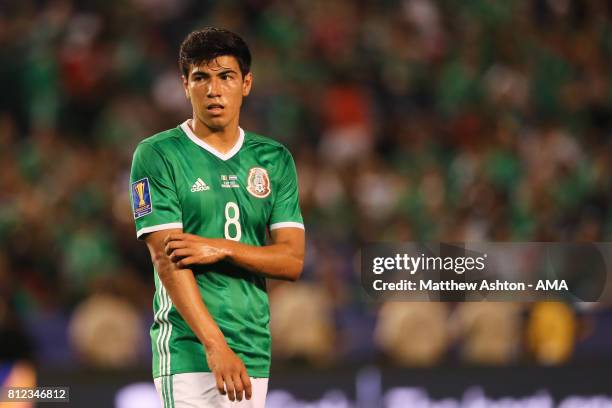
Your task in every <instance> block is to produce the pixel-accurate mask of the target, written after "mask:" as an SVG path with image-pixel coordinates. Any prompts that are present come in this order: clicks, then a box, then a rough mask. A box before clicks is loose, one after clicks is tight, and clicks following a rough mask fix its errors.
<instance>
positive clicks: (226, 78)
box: [221, 74, 232, 81]
mask: <svg viewBox="0 0 612 408" xmlns="http://www.w3.org/2000/svg"><path fill="white" fill-rule="evenodd" d="M221 79H222V80H224V81H227V80H228V79H232V77H231V76H230V74H221Z"/></svg>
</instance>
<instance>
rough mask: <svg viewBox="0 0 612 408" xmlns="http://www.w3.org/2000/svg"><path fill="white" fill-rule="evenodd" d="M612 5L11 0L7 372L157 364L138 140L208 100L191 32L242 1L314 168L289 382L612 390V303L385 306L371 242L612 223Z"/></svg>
mask: <svg viewBox="0 0 612 408" xmlns="http://www.w3.org/2000/svg"><path fill="white" fill-rule="evenodd" d="M611 16H612V2H610V1H603V0H593V1H586V0H582V1H581V0H533V1H527V0H517V1H508V2H505V1H490V0H472V1H460V0H440V1H435V0H403V1H400V0H385V1H366V0H361V1H348V0H308V1H306V0H303V1H294V2H285V1H272V0H250V1H244V2H239V1H208V2H200V1H195V0H173V1H165V0H130V1H101V0H100V1H96V0H91V1H70V0H57V1H35V0H19V1H3V2H0V163H1V164H0V379H1V380H2V381H4V383H5V384H8V383H9V382H10V381H13V380H15V378H19V379H20V380H19V381H21V383H22V384H31V383H34V381H36V383H38V384H39V385H70V386H71V387H72V389H71V392H72V398H73V406H89V407H96V406H103V407H108V406H113V404H115V399H116V395H117V392H118V391H119V390H120V389H121V388H122V387H125V386H127V385H129V384H132V383H135V382H147V381H149V375H150V374H149V373H150V370H149V366H150V345H149V339H148V326H149V324H150V323H151V319H152V316H151V299H152V294H153V285H152V281H153V280H152V276H151V275H152V267H151V264H150V260H149V257H148V253H147V251H146V248H145V246H144V245H143V244H142V243H141V242H137V241H136V239H135V232H134V225H133V221H132V218H131V217H132V216H131V212H130V208H129V196H128V176H129V174H128V173H129V167H130V162H131V155H132V152H133V150H134V148H135V145H136V144H137V143H138V142H139V141H140V140H142V139H143V138H145V137H147V136H149V135H151V134H153V133H156V132H158V131H160V130H163V129H166V128H169V127H173V126H176V125H177V124H178V123H180V122H182V121H183V120H184V119H185V118H187V117H188V116H189V114H190V109H189V105H188V104H187V102H186V101H185V99H184V96H183V94H182V90H181V87H180V81H179V72H178V68H177V62H176V60H177V50H178V45H179V44H180V41H181V40H182V38H183V37H184V36H185V35H186V34H187V33H188V32H189V31H190V30H192V29H194V28H197V27H201V26H203V25H217V26H222V27H225V28H228V29H230V30H234V31H236V32H238V33H239V34H241V35H242V36H243V37H244V38H245V39H246V40H247V42H248V43H249V44H250V47H251V51H252V54H253V57H254V64H253V72H254V75H255V82H254V91H253V93H252V94H251V96H250V97H249V98H248V99H247V101H246V105H245V106H244V109H243V113H242V120H241V125H242V126H243V127H244V128H246V129H249V130H251V131H255V132H258V133H261V134H264V135H268V136H270V137H272V138H275V139H277V140H279V141H281V142H283V143H285V144H286V145H287V146H288V147H289V148H290V150H291V151H292V153H293V155H294V157H295V160H296V164H297V167H298V173H299V176H300V193H301V202H302V210H303V214H304V217H305V223H306V228H307V238H308V244H307V245H308V249H307V252H308V253H307V259H306V264H305V270H304V273H303V277H302V279H301V281H300V282H299V283H295V284H271V285H270V297H271V303H272V325H273V336H274V361H273V367H274V368H273V373H272V382H271V389H272V390H277V391H278V390H283V391H282V392H281V391H278V392H276V394H275V398H276V401H277V402H278V401H281V402H278V405H284V406H301V405H299V404H298V403H295V404H294V405H291V403H290V402H288V401H291V400H292V399H293V398H295V399H301V400H309V401H319V402H320V401H321V399H324V400H325V401H326V403H328V404H332V405H327V406H347V405H346V404H345V405H342V404H344V402H343V401H345V398H346V399H348V400H350V401H357V404H358V405H359V406H362V407H369V406H376V405H379V404H381V401H382V399H383V398H386V401H387V403H388V406H402V403H401V402H400V403H397V401H408V400H410V401H412V400H411V399H410V398H417V400H418V398H420V397H418V395H421V397H422V396H423V395H425V394H419V391H416V390H415V389H414V388H412V389H410V390H408V389H406V388H404V389H398V388H395V392H396V393H395V394H393V395H392V392H391V391H392V389H393V388H394V387H420V389H421V391H420V392H422V393H426V394H427V395H429V397H430V398H434V399H438V400H440V399H442V398H454V399H455V400H456V401H461V400H462V399H463V400H464V401H466V400H470V398H471V399H474V398H476V399H477V398H478V395H480V394H478V393H479V392H482V393H485V394H486V395H487V396H489V397H491V398H500V397H513V398H524V397H527V396H533V395H536V394H537V392H539V391H541V392H543V393H544V394H546V395H551V396H552V398H554V399H555V400H556V401H557V402H558V401H565V402H566V403H567V401H568V398H570V397H571V396H572V395H582V396H593V395H601V394H605V393H607V394H608V395H609V396H610V395H612V380H611V378H612V377H611V376H610V374H611V372H610V367H611V366H612V365H611V362H612V311H611V310H610V306H609V305H608V304H603V303H599V304H586V305H585V304H581V305H571V304H569V305H564V304H561V303H542V304H514V303H496V304H460V303H456V304H449V303H399V304H387V305H384V306H382V305H379V304H375V303H373V302H371V301H369V300H368V299H367V298H366V296H365V295H364V293H363V290H362V289H361V287H360V283H359V282H360V279H359V271H358V269H357V268H356V260H357V258H358V255H359V247H360V245H361V244H362V243H365V242H375V241H416V240H429V241H486V240H489V241H609V240H610V238H611V235H612V212H610V210H609V203H610V202H611V198H612V197H611V194H612V178H611V176H612V172H611V170H610V160H609V159H610V153H611V151H610V147H611V146H610V132H611V130H612V122H611V120H610V118H611V116H610V115H611V113H612V112H611V109H612V107H611V97H612V87H611V82H610V79H609V71H610V66H612V65H611V58H612V24H611V20H610V17H611ZM15 362H18V363H15ZM11 376H12V377H11ZM34 376H35V377H36V379H34ZM474 387H476V388H474ZM333 390H335V391H333ZM479 390H480V391H479ZM132 391H133V392H136V393H138V392H142V393H144V394H138V395H140V397H139V399H140V401H141V402H142V403H143V404H144V402H143V401H145V397H144V395H145V394H146V395H150V394H147V392H148V391H150V390H148V389H144V390H141V391H137V390H136V391H134V390H132ZM283 392H288V393H290V394H291V395H289V394H283ZM398 392H399V393H400V394H398ZM401 392H404V394H401ZM406 393H407V394H406ZM410 393H412V394H410ZM120 395H123V396H122V397H120V398H118V399H117V401H120V400H121V398H124V400H121V401H124V402H123V403H121V402H119V403H118V404H119V405H117V406H122V407H123V406H132V407H134V406H136V405H134V404H133V403H126V402H125V401H126V400H127V398H130V397H129V396H126V394H120ZM131 395H134V394H131ZM398 395H399V397H398ZM394 396H395V398H399V400H398V399H396V400H393V398H394ZM423 398H424V399H422V400H421V401H427V399H426V398H425V397H423ZM282 401H284V402H282ZM393 401H395V403H396V405H393ZM572 401H573V402H574V403H576V404H578V405H571V404H569V403H567V404H568V405H566V406H581V405H580V404H581V403H580V401H581V400H572ZM576 401H578V402H576ZM345 402H346V401H345ZM424 403H425V402H423V404H424ZM120 404H123V405H120ZM126 404H127V405H126ZM333 404H335V405H333ZM398 404H399V405H398ZM415 404H416V403H415ZM0 406H3V405H2V403H0ZM45 406H50V405H45ZM142 406H145V405H142ZM275 406H276V405H275ZM414 406H418V405H414ZM421 406H427V405H421ZM450 406H452V405H450Z"/></svg>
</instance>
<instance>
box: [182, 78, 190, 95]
mask: <svg viewBox="0 0 612 408" xmlns="http://www.w3.org/2000/svg"><path fill="white" fill-rule="evenodd" d="M181 81H182V82H183V90H184V91H185V98H187V99H191V96H190V95H189V81H187V78H185V75H181Z"/></svg>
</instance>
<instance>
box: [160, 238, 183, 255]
mask: <svg viewBox="0 0 612 408" xmlns="http://www.w3.org/2000/svg"><path fill="white" fill-rule="evenodd" d="M188 245H189V244H187V243H186V242H185V241H171V242H168V243H167V244H166V246H165V248H166V255H168V256H169V255H170V254H171V253H172V251H173V250H174V249H178V248H186V247H187V246H188Z"/></svg>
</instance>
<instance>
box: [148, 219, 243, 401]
mask: <svg viewBox="0 0 612 408" xmlns="http://www.w3.org/2000/svg"><path fill="white" fill-rule="evenodd" d="M181 232H182V231H181V230H180V229H171V230H164V231H157V232H153V233H151V234H148V235H147V236H146V238H145V242H146V243H147V247H148V248H149V252H150V254H151V260H152V261H153V265H154V266H155V269H156V271H157V274H158V275H159V279H160V281H161V282H162V284H163V285H164V287H165V288H166V291H167V292H168V295H170V299H172V303H173V304H174V306H175V307H176V309H177V310H178V312H179V313H180V315H181V316H182V317H183V319H185V321H186V322H187V324H188V325H189V327H190V328H191V330H193V332H194V333H195V335H196V336H197V337H198V339H199V340H200V342H201V343H202V344H203V345H204V347H205V349H206V359H207V361H208V365H209V367H210V369H211V370H212V372H213V373H214V374H215V378H216V379H217V388H218V389H219V391H220V392H221V393H225V391H224V388H225V387H224V383H225V386H226V387H227V393H228V397H229V399H230V400H232V401H233V400H234V398H237V399H238V400H239V401H240V400H242V391H243V390H244V391H245V394H246V397H247V399H250V398H251V381H250V379H249V376H248V374H247V373H246V368H245V366H244V364H243V362H242V361H241V360H240V359H239V358H238V356H236V354H234V352H233V351H232V350H231V349H230V348H229V347H228V345H227V343H226V341H225V337H224V336H223V333H222V332H221V330H220V329H219V326H217V323H216V322H215V321H214V319H213V318H212V316H211V315H210V313H209V312H208V309H207V308H206V305H205V304H204V300H203V299H202V297H201V295H200V291H199V289H198V285H197V283H196V280H195V277H194V275H193V272H192V271H191V270H190V269H183V268H178V267H177V265H176V264H175V263H173V262H172V261H171V260H170V258H169V257H168V256H167V255H166V253H165V252H164V240H165V239H166V237H167V236H168V235H169V234H180V233H181ZM234 390H235V392H236V395H235V396H234Z"/></svg>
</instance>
